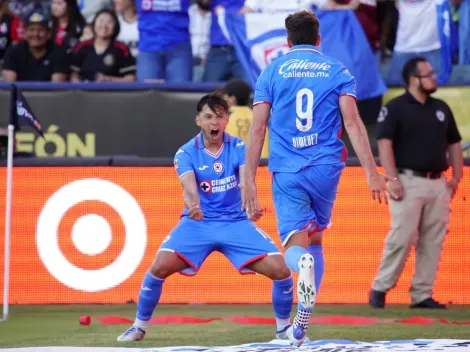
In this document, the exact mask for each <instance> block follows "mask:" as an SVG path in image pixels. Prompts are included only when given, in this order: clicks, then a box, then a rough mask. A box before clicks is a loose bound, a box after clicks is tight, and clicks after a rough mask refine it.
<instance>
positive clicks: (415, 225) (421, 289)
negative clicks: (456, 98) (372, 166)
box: [369, 57, 463, 309]
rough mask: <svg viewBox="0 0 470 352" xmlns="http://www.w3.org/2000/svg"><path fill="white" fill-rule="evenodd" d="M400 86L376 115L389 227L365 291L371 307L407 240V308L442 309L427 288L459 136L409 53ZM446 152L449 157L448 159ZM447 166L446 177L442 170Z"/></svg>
mask: <svg viewBox="0 0 470 352" xmlns="http://www.w3.org/2000/svg"><path fill="white" fill-rule="evenodd" d="M402 75H403V80H404V82H405V84H406V92H405V93H404V94H403V95H401V96H399V97H397V98H395V99H393V100H391V101H390V102H389V103H388V104H387V105H386V106H385V107H383V108H382V111H381V113H380V115H379V118H378V120H377V139H378V142H377V143H378V147H379V156H380V161H381V163H382V166H383V167H384V168H385V170H386V171H387V175H389V176H391V177H394V178H396V181H394V182H390V183H389V185H388V186H389V189H390V191H391V194H393V195H394V196H393V197H390V198H391V199H390V202H389V204H390V215H391V218H392V219H391V220H392V223H391V229H390V232H389V234H388V236H387V238H386V240H385V246H384V250H383V255H382V261H381V263H380V268H379V272H378V274H377V276H376V277H375V280H374V282H373V284H372V290H371V291H370V296H369V303H370V305H371V306H372V307H374V308H383V307H384V306H385V296H386V294H387V292H388V291H389V290H390V289H392V288H393V287H394V286H395V285H396V283H397V282H398V279H399V278H400V275H401V272H402V271H403V268H404V266H405V262H406V259H407V257H408V255H409V253H410V250H411V247H412V245H413V244H414V245H415V247H416V269H415V274H414V277H413V280H412V282H411V288H410V295H411V308H431V309H445V308H446V306H445V305H444V304H441V303H439V302H437V301H436V300H434V298H433V297H432V289H433V286H434V281H435V279H436V274H437V269H438V265H439V260H440V256H441V251H442V244H443V242H444V238H445V236H446V234H447V224H448V221H449V212H450V209H449V204H450V201H451V199H452V197H453V196H454V195H455V192H456V191H457V186H458V184H459V182H460V180H461V178H462V173H463V155H462V147H461V145H460V140H461V137H460V134H459V131H458V129H457V125H456V123H455V120H454V116H453V114H452V111H451V110H450V108H449V106H448V105H447V104H446V103H445V102H444V101H442V100H440V99H436V98H433V97H431V94H432V93H434V92H435V91H436V90H437V85H436V74H435V73H434V71H433V68H432V66H431V65H430V64H429V62H428V61H427V60H426V59H424V58H422V57H416V58H413V59H411V60H409V61H408V62H407V63H406V64H405V66H404V67H403V73H402ZM447 154H448V155H449V156H448V157H447ZM449 163H450V165H451V166H452V177H451V178H450V179H449V180H447V179H446V178H445V176H444V175H443V172H444V171H446V170H447V169H448V168H449Z"/></svg>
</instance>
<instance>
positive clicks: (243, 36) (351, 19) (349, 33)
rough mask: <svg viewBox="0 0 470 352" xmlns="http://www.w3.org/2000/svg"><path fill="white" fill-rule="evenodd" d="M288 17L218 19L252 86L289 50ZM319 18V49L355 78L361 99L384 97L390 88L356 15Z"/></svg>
mask: <svg viewBox="0 0 470 352" xmlns="http://www.w3.org/2000/svg"><path fill="white" fill-rule="evenodd" d="M287 15H288V14H287V13H276V14H262V13H253V14H248V15H246V16H243V15H237V14H226V15H224V16H219V24H220V25H221V28H222V31H223V32H224V34H225V36H226V37H227V38H228V39H229V40H230V41H231V42H232V45H233V46H234V47H235V50H236V53H237V56H238V58H239V60H240V61H241V63H242V65H243V67H244V69H245V71H246V72H247V76H248V80H249V82H250V83H251V84H252V85H253V86H254V85H255V83H256V80H257V78H258V76H259V74H260V73H261V71H262V70H263V69H264V68H265V67H266V66H267V65H268V64H269V63H271V62H272V61H273V60H275V59H277V58H278V57H281V56H282V55H284V54H285V53H286V52H287V50H288V49H289V48H288V46H287V40H286V37H287V31H286V29H285V27H284V20H285V18H286V17H287ZM317 15H318V18H319V20H320V32H321V33H320V34H321V36H322V42H321V45H320V47H319V50H320V51H321V52H322V53H323V54H325V55H327V56H331V57H333V58H335V59H337V60H339V61H341V62H342V63H343V64H344V65H345V66H346V67H347V68H348V70H349V71H350V72H351V74H352V75H353V76H354V77H355V78H356V82H357V98H358V100H362V99H368V98H373V97H377V96H381V95H383V94H384V93H385V92H386V90H387V87H386V86H385V83H384V81H383V79H382V77H381V76H380V72H379V67H378V64H377V60H376V58H375V57H374V54H373V53H372V50H371V48H370V46H369V43H368V41H367V38H366V36H365V34H364V31H363V29H362V27H361V25H360V23H359V22H358V21H357V18H356V16H355V15H354V12H352V11H317Z"/></svg>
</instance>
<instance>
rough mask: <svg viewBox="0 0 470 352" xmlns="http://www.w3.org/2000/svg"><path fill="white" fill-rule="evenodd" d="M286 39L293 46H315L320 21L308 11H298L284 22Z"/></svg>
mask: <svg viewBox="0 0 470 352" xmlns="http://www.w3.org/2000/svg"><path fill="white" fill-rule="evenodd" d="M285 25H286V29H287V37H288V38H289V40H290V41H291V42H292V44H293V45H302V44H309V45H316V44H317V40H318V33H319V32H320V21H318V17H317V15H316V14H314V13H313V12H310V11H306V10H304V11H300V12H296V13H293V14H291V15H289V16H287V18H286V21H285Z"/></svg>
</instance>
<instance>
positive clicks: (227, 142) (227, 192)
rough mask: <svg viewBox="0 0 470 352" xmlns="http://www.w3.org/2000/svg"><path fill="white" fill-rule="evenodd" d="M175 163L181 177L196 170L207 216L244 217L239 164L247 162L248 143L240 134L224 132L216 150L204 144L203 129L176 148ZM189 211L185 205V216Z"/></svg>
mask: <svg viewBox="0 0 470 352" xmlns="http://www.w3.org/2000/svg"><path fill="white" fill-rule="evenodd" d="M174 164H175V168H176V172H177V173H178V176H179V177H182V176H183V175H185V174H186V173H188V172H194V175H195V176H196V183H197V186H198V190H199V198H200V202H201V204H200V207H201V210H202V211H203V212H204V219H205V220H210V219H213V220H217V221H221V220H242V219H246V218H247V217H246V214H245V212H243V211H242V210H241V192H240V188H239V187H238V184H239V180H240V177H239V171H240V167H242V166H244V165H245V144H244V143H243V141H242V140H241V139H239V138H237V137H234V136H231V135H229V134H228V133H225V134H224V143H223V144H222V146H221V147H220V150H219V151H218V153H217V154H213V153H211V152H210V151H209V150H207V149H206V148H205V147H204V142H203V138H202V133H199V134H198V135H197V136H196V137H194V138H193V139H192V140H191V141H189V142H188V143H186V144H185V145H183V146H182V147H181V148H180V149H178V151H177V152H176V155H175V159H174ZM187 215H188V209H187V208H186V207H185V209H184V211H183V216H187Z"/></svg>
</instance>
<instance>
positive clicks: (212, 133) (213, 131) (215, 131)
mask: <svg viewBox="0 0 470 352" xmlns="http://www.w3.org/2000/svg"><path fill="white" fill-rule="evenodd" d="M218 134H219V130H218V129H217V128H213V129H211V136H212V137H217V135H218Z"/></svg>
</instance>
